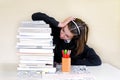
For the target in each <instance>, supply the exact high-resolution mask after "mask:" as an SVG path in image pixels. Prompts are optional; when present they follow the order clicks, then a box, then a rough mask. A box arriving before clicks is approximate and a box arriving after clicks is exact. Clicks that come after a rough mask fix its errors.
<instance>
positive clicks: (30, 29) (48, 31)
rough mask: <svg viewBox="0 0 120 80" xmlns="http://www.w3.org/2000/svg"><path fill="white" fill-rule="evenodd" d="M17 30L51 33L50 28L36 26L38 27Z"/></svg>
mask: <svg viewBox="0 0 120 80" xmlns="http://www.w3.org/2000/svg"><path fill="white" fill-rule="evenodd" d="M18 32H21V33H24V32H26V33H52V32H51V28H38V29H33V28H29V29H18Z"/></svg>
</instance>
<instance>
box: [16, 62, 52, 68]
mask: <svg viewBox="0 0 120 80" xmlns="http://www.w3.org/2000/svg"><path fill="white" fill-rule="evenodd" d="M18 67H21V68H43V67H44V68H45V67H51V68H52V67H53V64H45V63H41V64H28V63H27V64H18Z"/></svg>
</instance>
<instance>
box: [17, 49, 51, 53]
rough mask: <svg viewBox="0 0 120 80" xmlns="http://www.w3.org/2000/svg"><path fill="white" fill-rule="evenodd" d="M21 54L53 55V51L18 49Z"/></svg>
mask: <svg viewBox="0 0 120 80" xmlns="http://www.w3.org/2000/svg"><path fill="white" fill-rule="evenodd" d="M18 52H21V53H53V50H52V49H18Z"/></svg>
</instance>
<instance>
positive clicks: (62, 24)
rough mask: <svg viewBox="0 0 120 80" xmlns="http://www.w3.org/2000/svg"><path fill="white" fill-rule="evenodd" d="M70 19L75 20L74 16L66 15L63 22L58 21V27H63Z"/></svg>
mask: <svg viewBox="0 0 120 80" xmlns="http://www.w3.org/2000/svg"><path fill="white" fill-rule="evenodd" d="M72 20H75V18H74V17H68V18H66V19H65V20H64V21H63V22H60V23H59V24H58V27H61V28H62V27H65V26H66V25H67V24H68V23H69V22H70V21H72Z"/></svg>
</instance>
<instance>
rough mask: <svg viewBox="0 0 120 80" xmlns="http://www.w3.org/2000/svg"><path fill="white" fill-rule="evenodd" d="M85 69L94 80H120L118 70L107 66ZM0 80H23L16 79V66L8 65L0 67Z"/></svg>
mask: <svg viewBox="0 0 120 80" xmlns="http://www.w3.org/2000/svg"><path fill="white" fill-rule="evenodd" d="M87 68H88V71H90V73H91V74H92V75H94V76H95V80H120V70H119V69H117V68H115V67H113V66H111V65H109V64H106V63H104V64H102V65H101V66H94V67H87ZM62 75H64V74H62ZM65 75H67V74H65ZM45 76H47V78H46V79H47V80H55V77H57V76H56V74H50V75H45ZM76 76H77V75H76ZM50 78H53V79H50ZM46 79H45V80H46ZM0 80H23V79H20V78H18V77H17V71H16V65H12V64H9V65H5V66H4V65H1V66H0ZM27 80H43V79H40V78H37V77H35V79H32V78H31V79H27ZM57 80H58V79H57ZM66 80H73V79H66ZM79 80H82V79H79Z"/></svg>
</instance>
